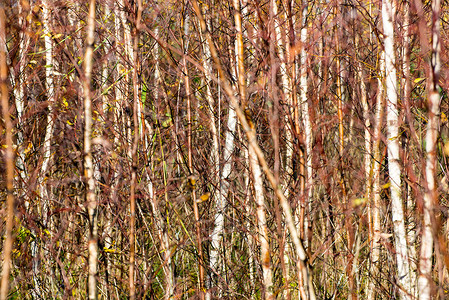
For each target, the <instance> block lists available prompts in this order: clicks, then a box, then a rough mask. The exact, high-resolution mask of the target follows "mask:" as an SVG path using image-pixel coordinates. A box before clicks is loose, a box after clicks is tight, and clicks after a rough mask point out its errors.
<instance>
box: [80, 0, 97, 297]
mask: <svg viewBox="0 0 449 300" xmlns="http://www.w3.org/2000/svg"><path fill="white" fill-rule="evenodd" d="M94 33H95V0H91V1H90V3H89V15H88V20H87V40H86V41H87V48H86V53H85V55H84V80H83V91H84V124H85V125H84V175H85V181H86V205H85V206H86V207H87V212H88V217H89V241H88V251H89V262H88V269H89V276H88V297H89V299H91V300H92V299H97V297H98V295H97V294H98V293H97V278H96V276H97V265H98V224H97V217H98V212H97V205H98V204H97V199H96V195H95V179H94V176H93V172H94V166H93V159H92V108H91V105H92V104H91V88H90V82H91V79H92V60H93V46H94Z"/></svg>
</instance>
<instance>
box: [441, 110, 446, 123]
mask: <svg viewBox="0 0 449 300" xmlns="http://www.w3.org/2000/svg"><path fill="white" fill-rule="evenodd" d="M441 122H443V123H444V122H447V116H446V114H445V113H444V112H442V113H441Z"/></svg>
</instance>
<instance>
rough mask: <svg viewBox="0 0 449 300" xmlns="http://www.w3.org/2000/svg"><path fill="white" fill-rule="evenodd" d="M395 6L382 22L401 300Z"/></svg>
mask: <svg viewBox="0 0 449 300" xmlns="http://www.w3.org/2000/svg"><path fill="white" fill-rule="evenodd" d="M394 13H395V11H394V7H393V3H392V2H391V1H390V0H383V1H382V21H383V29H384V46H385V81H386V82H385V86H386V101H387V149H388V172H389V180H390V193H391V215H392V219H393V229H394V245H395V250H396V262H397V276H398V282H399V287H400V289H399V295H400V298H401V299H410V296H409V294H410V292H411V282H410V277H411V276H410V268H409V259H408V249H407V248H408V246H407V235H406V232H405V219H404V210H403V205H402V196H401V168H400V165H399V160H400V157H399V124H398V114H399V110H398V100H397V87H398V85H397V78H396V68H395V61H396V58H395V50H394V25H393V21H394Z"/></svg>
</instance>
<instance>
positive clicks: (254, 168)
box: [248, 145, 273, 299]
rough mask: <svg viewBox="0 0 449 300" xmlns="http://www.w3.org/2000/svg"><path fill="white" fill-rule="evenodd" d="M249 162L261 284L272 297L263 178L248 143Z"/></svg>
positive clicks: (267, 297) (268, 296)
mask: <svg viewBox="0 0 449 300" xmlns="http://www.w3.org/2000/svg"><path fill="white" fill-rule="evenodd" d="M248 158H249V164H250V167H251V172H252V179H253V185H254V199H255V201H256V205H257V224H258V227H259V228H258V231H259V242H260V262H261V264H262V275H263V285H264V288H265V299H273V272H272V270H271V258H270V244H269V237H268V228H267V221H266V216H265V203H264V202H265V201H264V195H263V190H264V188H263V180H262V172H261V170H260V165H259V162H258V161H257V156H256V153H255V152H254V149H253V147H252V146H251V145H250V146H249V149H248Z"/></svg>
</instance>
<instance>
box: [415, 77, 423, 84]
mask: <svg viewBox="0 0 449 300" xmlns="http://www.w3.org/2000/svg"><path fill="white" fill-rule="evenodd" d="M424 80H426V78H424V77H420V78H416V79H415V80H413V82H414V83H419V82H421V81H424Z"/></svg>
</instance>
